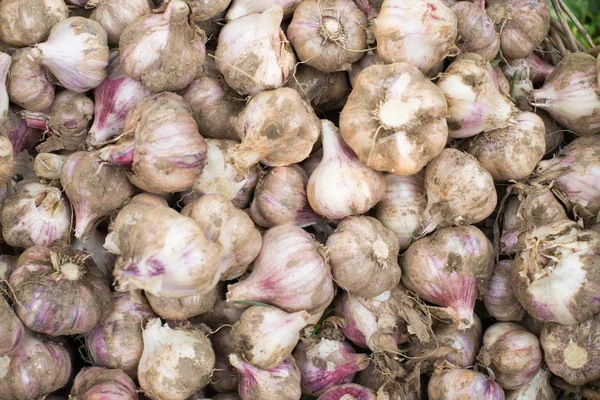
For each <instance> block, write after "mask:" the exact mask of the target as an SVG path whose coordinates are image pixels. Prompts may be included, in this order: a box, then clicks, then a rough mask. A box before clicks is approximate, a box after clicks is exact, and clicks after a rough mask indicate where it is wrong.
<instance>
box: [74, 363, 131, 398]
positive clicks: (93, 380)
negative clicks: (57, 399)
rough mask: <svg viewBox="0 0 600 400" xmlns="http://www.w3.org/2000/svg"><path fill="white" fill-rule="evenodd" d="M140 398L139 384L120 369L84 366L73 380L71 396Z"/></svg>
mask: <svg viewBox="0 0 600 400" xmlns="http://www.w3.org/2000/svg"><path fill="white" fill-rule="evenodd" d="M72 397H73V398H76V399H78V398H81V399H95V400H111V399H119V400H138V398H139V397H138V394H137V386H136V384H135V383H134V382H133V380H132V379H131V378H130V377H129V376H127V375H126V374H125V373H124V372H123V371H121V370H120V369H105V368H101V367H87V368H83V369H82V370H81V371H79V373H78V374H77V376H76V377H75V380H74V381H73V388H72V389H71V395H70V396H69V398H72Z"/></svg>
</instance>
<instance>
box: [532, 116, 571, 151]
mask: <svg viewBox="0 0 600 400" xmlns="http://www.w3.org/2000/svg"><path fill="white" fill-rule="evenodd" d="M535 113H536V114H537V116H538V117H540V118H541V119H542V121H544V125H545V126H546V155H548V154H553V153H554V152H555V150H557V149H559V148H560V147H562V144H563V142H564V130H563V128H562V127H561V126H560V125H559V124H557V123H556V121H554V120H553V119H552V117H550V115H549V114H548V113H547V112H546V111H543V110H542V109H539V110H536V112H535Z"/></svg>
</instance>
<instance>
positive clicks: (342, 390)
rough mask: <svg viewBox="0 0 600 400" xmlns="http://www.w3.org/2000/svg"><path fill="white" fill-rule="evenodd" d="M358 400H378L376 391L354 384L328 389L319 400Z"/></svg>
mask: <svg viewBox="0 0 600 400" xmlns="http://www.w3.org/2000/svg"><path fill="white" fill-rule="evenodd" d="M345 398H349V399H356V400H377V395H376V394H375V391H374V390H372V389H369V388H366V387H364V386H360V385H357V384H354V383H347V384H345V385H338V386H332V387H330V388H329V389H327V390H326V391H325V392H324V393H323V394H322V395H321V396H319V399H318V400H340V399H345Z"/></svg>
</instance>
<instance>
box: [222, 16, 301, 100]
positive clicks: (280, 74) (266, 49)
mask: <svg viewBox="0 0 600 400" xmlns="http://www.w3.org/2000/svg"><path fill="white" fill-rule="evenodd" d="M282 19H283V9H282V8H281V7H279V6H278V5H274V6H272V7H269V8H267V9H266V10H265V11H263V12H262V14H250V15H247V16H244V17H241V18H239V19H236V20H234V21H230V22H228V23H227V25H225V26H224V27H223V29H222V30H221V33H220V34H219V44H218V45H217V51H216V53H215V59H216V60H217V68H218V69H219V71H220V72H221V73H222V74H223V76H224V77H225V82H227V84H228V85H229V87H231V88H232V89H234V90H235V91H236V92H238V93H240V94H250V95H257V94H259V93H260V92H262V91H265V90H271V89H276V88H278V87H281V86H283V84H284V83H285V82H286V81H287V80H288V78H289V77H290V75H291V74H292V72H293V70H294V65H295V64H296V56H295V55H294V52H293V51H292V48H291V46H290V44H289V43H288V41H287V38H286V37H285V33H284V32H283V30H282V29H281V27H280V24H281V20H282Z"/></svg>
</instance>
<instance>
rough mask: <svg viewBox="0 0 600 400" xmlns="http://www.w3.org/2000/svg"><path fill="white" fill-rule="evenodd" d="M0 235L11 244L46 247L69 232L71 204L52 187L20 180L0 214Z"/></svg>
mask: <svg viewBox="0 0 600 400" xmlns="http://www.w3.org/2000/svg"><path fill="white" fill-rule="evenodd" d="M0 221H1V225H2V237H3V238H4V240H5V241H6V243H7V244H8V245H10V246H14V247H23V248H28V247H31V246H36V245H42V246H47V245H50V244H52V243H54V242H58V241H67V239H68V238H69V236H70V233H71V207H70V206H69V203H68V202H67V200H66V199H65V197H64V196H63V195H62V193H61V191H60V190H59V189H57V188H56V187H54V186H50V185H45V184H42V183H38V182H35V181H21V182H19V184H17V186H16V188H15V193H14V194H13V195H12V196H10V197H8V198H7V199H6V201H5V202H4V205H3V207H2V212H1V213H0Z"/></svg>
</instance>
